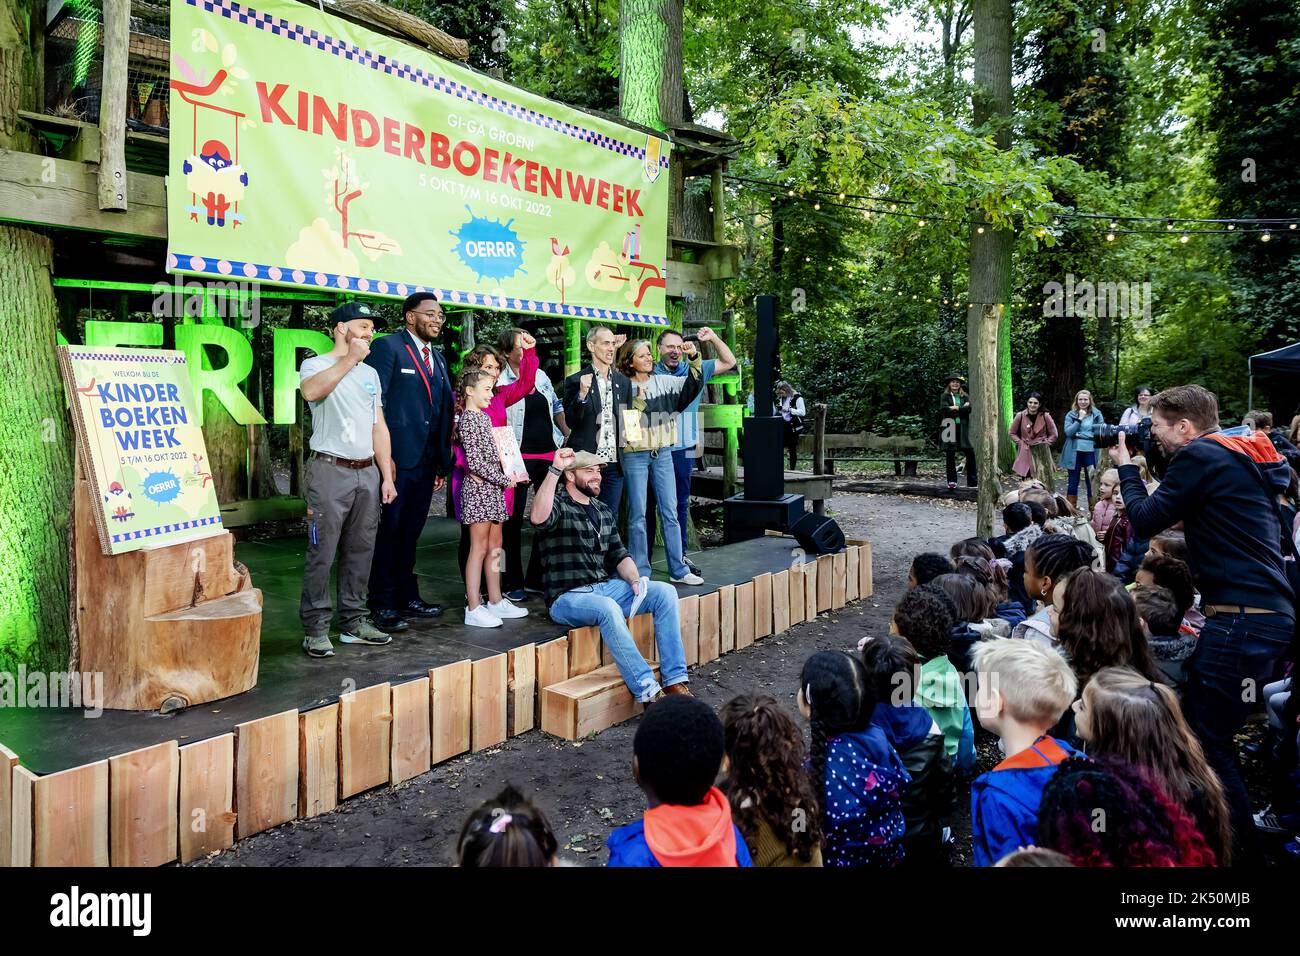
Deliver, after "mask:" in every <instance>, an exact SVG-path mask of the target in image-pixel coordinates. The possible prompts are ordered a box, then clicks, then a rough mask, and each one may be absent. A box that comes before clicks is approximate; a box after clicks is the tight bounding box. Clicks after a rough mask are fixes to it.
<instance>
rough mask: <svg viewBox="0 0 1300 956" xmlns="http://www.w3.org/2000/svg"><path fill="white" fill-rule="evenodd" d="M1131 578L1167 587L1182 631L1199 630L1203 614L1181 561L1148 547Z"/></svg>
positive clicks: (1190, 632)
mask: <svg viewBox="0 0 1300 956" xmlns="http://www.w3.org/2000/svg"><path fill="white" fill-rule="evenodd" d="M1134 580H1135V581H1136V582H1137V583H1138V584H1146V585H1155V586H1156V587H1161V588H1168V589H1169V591H1170V593H1172V594H1173V596H1174V601H1175V602H1176V603H1177V604H1178V609H1179V611H1180V612H1181V614H1182V623H1181V625H1180V630H1181V632H1182V633H1185V634H1191V635H1193V636H1197V635H1199V634H1200V633H1201V626H1202V625H1203V624H1204V623H1205V615H1204V614H1202V613H1201V611H1200V609H1199V608H1198V607H1197V606H1196V604H1197V602H1198V601H1199V600H1200V595H1198V594H1197V593H1196V585H1195V584H1194V583H1193V582H1192V572H1191V570H1190V569H1189V568H1188V567H1187V565H1186V564H1185V563H1184V562H1182V561H1180V560H1179V559H1178V558H1171V557H1167V556H1165V555H1163V554H1156V553H1154V552H1150V551H1148V552H1147V556H1146V557H1145V558H1144V559H1143V561H1142V565H1141V567H1139V568H1138V571H1137V574H1136V575H1135V576H1134Z"/></svg>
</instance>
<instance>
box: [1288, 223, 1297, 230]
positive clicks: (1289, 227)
mask: <svg viewBox="0 0 1300 956" xmlns="http://www.w3.org/2000/svg"><path fill="white" fill-rule="evenodd" d="M1295 225H1296V224H1295V223H1291V225H1289V226H1287V228H1288V229H1294V228H1295Z"/></svg>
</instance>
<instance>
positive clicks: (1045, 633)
mask: <svg viewBox="0 0 1300 956" xmlns="http://www.w3.org/2000/svg"><path fill="white" fill-rule="evenodd" d="M1091 562H1092V551H1091V550H1090V549H1089V548H1088V546H1087V545H1086V544H1084V543H1083V542H1082V541H1080V540H1079V539H1078V538H1075V537H1074V536H1073V535H1068V534H1047V535H1043V536H1042V537H1041V538H1039V539H1038V540H1037V541H1035V542H1034V543H1033V544H1031V545H1030V546H1029V549H1028V550H1027V551H1026V552H1025V590H1026V591H1028V592H1029V596H1030V597H1031V598H1032V599H1033V600H1034V601H1035V603H1036V604H1041V607H1038V608H1037V609H1035V610H1034V613H1033V614H1032V615H1031V616H1030V617H1029V618H1028V619H1027V620H1026V621H1025V622H1024V623H1023V624H1018V625H1016V626H1015V627H1013V628H1012V629H1011V636H1012V637H1013V638H1017V639H1021V638H1030V639H1032V640H1036V641H1040V642H1041V643H1043V644H1045V645H1047V646H1048V647H1055V646H1056V636H1055V635H1054V634H1053V633H1052V624H1051V620H1050V615H1051V609H1052V601H1053V598H1054V595H1055V594H1056V589H1057V587H1058V586H1060V584H1061V582H1062V581H1064V580H1065V577H1066V576H1067V575H1068V574H1069V573H1070V572H1071V571H1074V570H1076V569H1078V568H1086V567H1089V566H1090V565H1091Z"/></svg>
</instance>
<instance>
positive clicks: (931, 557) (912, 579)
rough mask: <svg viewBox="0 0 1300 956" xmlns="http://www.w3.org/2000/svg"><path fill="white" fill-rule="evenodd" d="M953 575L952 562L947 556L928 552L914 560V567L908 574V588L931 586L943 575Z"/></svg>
mask: <svg viewBox="0 0 1300 956" xmlns="http://www.w3.org/2000/svg"><path fill="white" fill-rule="evenodd" d="M951 573H952V562H951V561H949V560H948V558H947V557H946V556H945V555H942V554H939V553H937V552H935V551H926V552H925V553H923V554H918V555H917V556H916V557H914V558H913V559H912V566H911V568H909V569H908V572H907V586H908V587H909V588H919V587H920V586H921V585H923V584H929V583H930V582H931V581H933V580H934V579H935V578H937V577H938V576H939V575H941V574H951Z"/></svg>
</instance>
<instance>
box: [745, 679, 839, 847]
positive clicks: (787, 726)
mask: <svg viewBox="0 0 1300 956" xmlns="http://www.w3.org/2000/svg"><path fill="white" fill-rule="evenodd" d="M722 733H723V745H724V747H725V750H726V753H725V756H724V757H723V758H722V775H723V779H722V784H721V790H722V792H723V793H725V794H726V795H727V800H728V801H729V802H730V803H731V812H732V815H733V816H734V817H735V820H736V826H737V827H739V828H740V832H741V833H742V834H743V835H744V837H745V842H746V843H747V844H748V845H749V853H750V856H751V858H752V859H753V861H754V865H755V866H821V865H822V850H821V842H822V832H821V823H820V819H819V813H818V807H817V792H816V790H815V789H814V788H813V784H812V780H811V778H810V777H809V776H808V770H807V768H806V767H805V766H804V745H803V731H801V730H800V729H799V725H798V724H797V723H795V721H794V718H793V717H791V716H790V715H789V714H788V713H786V711H785V709H784V708H783V707H781V706H780V705H779V704H778V703H777V702H776V699H775V698H773V697H769V696H768V695H766V694H741V695H740V696H739V697H733V698H732V699H731V700H730V701H729V702H728V703H727V704H726V706H724V707H723V708H722ZM796 824H798V825H796Z"/></svg>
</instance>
